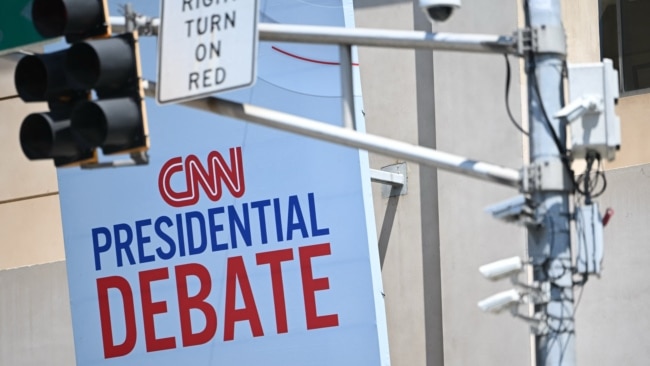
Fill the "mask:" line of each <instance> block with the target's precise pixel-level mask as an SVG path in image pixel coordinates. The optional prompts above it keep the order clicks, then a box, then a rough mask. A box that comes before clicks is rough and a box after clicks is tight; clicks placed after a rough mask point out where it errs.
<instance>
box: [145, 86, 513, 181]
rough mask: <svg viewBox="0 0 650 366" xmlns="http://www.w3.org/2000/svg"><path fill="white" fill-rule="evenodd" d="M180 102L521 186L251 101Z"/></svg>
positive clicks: (477, 165)
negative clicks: (247, 102) (246, 102)
mask: <svg viewBox="0 0 650 366" xmlns="http://www.w3.org/2000/svg"><path fill="white" fill-rule="evenodd" d="M145 94H146V95H147V96H149V97H155V96H156V83H154V82H151V81H149V82H147V83H146V86H145ZM179 104H180V105H184V106H186V107H190V108H195V109H200V110H203V111H207V112H211V113H216V114H220V115H223V116H228V117H232V118H236V119H241V120H244V121H249V122H253V123H256V124H260V125H262V126H267V127H271V128H277V129H280V130H283V131H289V132H293V133H297V134H300V135H303V136H308V137H313V138H316V139H319V140H324V141H329V142H333V143H336V144H340V145H345V146H350V147H354V148H358V149H363V150H367V151H371V152H375V153H378V154H382V155H387V156H392V157H396V158H400V159H404V160H407V161H412V162H415V163H420V164H423V165H426V166H430V167H434V168H439V169H444V170H448V171H451V172H455V173H459V174H463V175H466V176H470V177H474V178H478V179H482V180H485V181H489V182H493V183H499V184H503V185H506V186H510V187H521V184H522V179H521V173H520V172H519V171H518V170H515V169H511V168H506V167H502V166H498V165H494V164H489V163H484V162H480V161H476V160H471V159H467V158H465V157H462V156H458V155H453V154H449V153H445V152H442V151H437V150H433V149H429V148H425V147H422V146H417V145H412V144H409V143H406V142H401V141H397V140H392V139H389V138H386V137H382V136H376V135H369V134H365V133H361V132H357V131H355V130H350V129H346V128H344V127H338V126H333V125H329V124H327V123H324V122H319V121H315V120H311V119H308V118H303V117H299V116H294V115H291V114H288V113H283V112H278V111H274V110H272V109H266V108H262V107H257V106H254V105H251V104H244V103H237V102H231V101H229V100H225V99H220V98H216V97H206V98H202V99H195V100H190V101H187V102H183V103H179Z"/></svg>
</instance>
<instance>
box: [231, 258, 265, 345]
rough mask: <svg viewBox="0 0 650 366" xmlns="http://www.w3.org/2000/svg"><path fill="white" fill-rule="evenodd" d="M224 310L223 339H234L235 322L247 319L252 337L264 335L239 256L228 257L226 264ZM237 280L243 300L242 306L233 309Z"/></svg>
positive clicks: (242, 261) (244, 268)
mask: <svg viewBox="0 0 650 366" xmlns="http://www.w3.org/2000/svg"><path fill="white" fill-rule="evenodd" d="M226 268H227V270H226V310H225V311H224V316H223V324H224V325H223V326H224V330H223V340H224V341H232V340H233V339H235V322H238V321H244V320H247V321H248V322H249V323H250V326H251V332H252V333H253V337H260V336H263V335H264V331H263V330H262V323H261V322H260V316H259V314H258V312H257V306H256V305H255V298H254V297H253V290H252V289H251V284H250V282H249V281H248V274H247V273H246V267H245V266H244V260H243V259H242V257H241V256H238V257H230V258H228V263H227V264H226ZM237 282H239V289H240V290H241V295H242V298H243V300H244V307H243V308H241V309H235V306H236V301H237Z"/></svg>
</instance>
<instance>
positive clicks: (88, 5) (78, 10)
mask: <svg viewBox="0 0 650 366" xmlns="http://www.w3.org/2000/svg"><path fill="white" fill-rule="evenodd" d="M104 1H105V0H34V3H33V5H32V22H33V23H34V27H35V28H36V31H37V32H38V33H39V34H40V35H42V36H43V37H45V38H50V37H59V36H66V38H67V39H68V41H69V42H71V41H77V40H80V39H83V38H87V37H94V36H102V35H107V34H110V28H109V26H108V24H107V19H106V17H107V15H106V6H105V5H106V4H105V3H104Z"/></svg>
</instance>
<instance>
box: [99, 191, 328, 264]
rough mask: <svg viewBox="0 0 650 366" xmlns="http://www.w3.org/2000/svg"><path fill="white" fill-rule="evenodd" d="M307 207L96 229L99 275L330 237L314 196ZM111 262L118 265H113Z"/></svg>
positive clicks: (237, 209) (292, 201)
mask: <svg viewBox="0 0 650 366" xmlns="http://www.w3.org/2000/svg"><path fill="white" fill-rule="evenodd" d="M306 201H307V202H305V199H304V197H300V196H298V195H292V196H289V197H288V198H286V199H285V200H281V199H280V198H272V199H266V200H260V201H254V202H250V203H242V204H240V205H229V206H226V207H211V208H209V209H208V210H207V211H205V212H203V211H188V212H184V213H178V214H176V215H175V216H174V217H168V216H160V217H157V218H155V219H149V218H147V219H142V220H137V221H135V222H134V223H133V224H128V223H119V224H115V225H113V226H112V227H96V228H93V229H91V237H92V241H93V245H92V247H93V253H94V260H95V270H97V271H99V270H101V269H102V264H107V263H108V264H112V265H114V266H117V267H122V266H125V265H134V264H136V263H149V262H154V261H159V260H163V261H164V260H169V259H172V258H174V257H175V256H179V257H184V256H186V255H198V254H202V253H205V252H206V251H207V252H218V251H223V250H231V249H237V248H238V247H241V244H244V245H245V246H246V247H250V246H253V245H257V244H262V245H264V244H268V243H269V238H270V237H275V238H276V239H277V240H276V242H277V243H280V242H284V241H285V240H286V241H290V240H293V239H294V235H296V236H299V237H301V238H311V237H318V236H324V235H329V233H330V231H329V229H328V228H327V227H320V226H319V222H318V218H317V213H318V211H317V209H316V198H315V195H314V193H308V194H307V199H306ZM267 209H269V210H267ZM270 213H272V214H270ZM251 220H253V222H256V223H258V224H259V230H254V229H253V226H252V225H251ZM269 220H271V221H273V222H272V223H271V222H269ZM270 231H275V233H273V232H270ZM273 234H275V235H273ZM285 238H286V239H285ZM227 240H229V241H227ZM208 243H209V245H208ZM111 252H113V255H112V256H111V255H110V253H111ZM111 258H115V262H113V263H110V262H107V261H110V260H111Z"/></svg>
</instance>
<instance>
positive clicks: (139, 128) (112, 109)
mask: <svg viewBox="0 0 650 366" xmlns="http://www.w3.org/2000/svg"><path fill="white" fill-rule="evenodd" d="M108 19H109V18H108V7H107V4H106V1H105V0H34V3H33V5H32V21H33V23H34V27H35V28H36V30H37V31H38V32H39V33H40V34H41V35H43V36H45V37H58V36H65V38H66V41H67V42H68V43H71V46H70V48H68V49H65V50H62V51H58V52H53V53H49V54H36V55H29V56H25V57H23V58H22V59H21V60H20V61H19V62H18V64H17V66H16V71H15V74H14V79H15V84H16V90H17V91H18V95H19V96H20V98H21V99H22V100H23V101H25V102H43V101H46V102H47V103H48V107H49V112H43V113H34V114H30V115H29V116H27V118H25V120H24V121H23V123H22V125H21V128H20V143H21V147H22V149H23V152H24V153H25V155H26V156H27V158H29V159H30V160H34V159H53V160H54V164H55V166H57V167H58V166H70V165H79V164H82V165H88V164H93V163H97V153H96V149H97V148H101V149H102V151H103V153H104V154H124V153H142V152H145V151H147V150H148V148H149V138H148V131H147V117H146V109H145V103H144V90H143V87H142V78H141V75H142V73H141V69H140V53H139V47H138V35H137V32H128V33H124V34H119V35H116V36H112V34H111V29H110V24H109V22H108ZM93 91H94V93H93ZM93 96H94V99H93Z"/></svg>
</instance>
